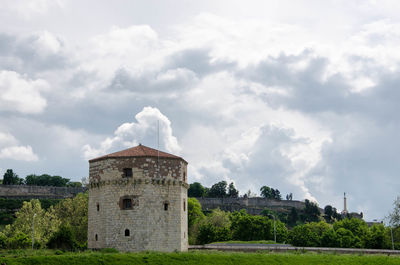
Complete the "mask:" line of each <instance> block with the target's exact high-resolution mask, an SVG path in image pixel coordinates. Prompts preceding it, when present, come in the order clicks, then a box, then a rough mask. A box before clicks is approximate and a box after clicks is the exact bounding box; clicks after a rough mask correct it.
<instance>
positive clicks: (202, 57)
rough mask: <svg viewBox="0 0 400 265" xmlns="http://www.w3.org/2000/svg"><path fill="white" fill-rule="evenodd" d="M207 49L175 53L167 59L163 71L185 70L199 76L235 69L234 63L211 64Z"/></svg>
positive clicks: (218, 62)
mask: <svg viewBox="0 0 400 265" xmlns="http://www.w3.org/2000/svg"><path fill="white" fill-rule="evenodd" d="M210 52H211V50H209V49H187V50H183V51H179V52H176V53H174V54H172V55H170V56H169V57H168V58H167V60H166V61H167V62H166V64H165V69H171V68H172V69H174V68H186V69H190V70H192V71H193V72H195V73H196V74H197V75H199V76H205V75H207V74H210V73H215V72H219V71H221V70H224V71H227V70H230V69H232V70H233V69H234V68H235V67H236V63H235V62H226V61H217V62H214V63H212V62H211V60H212V57H211V56H210Z"/></svg>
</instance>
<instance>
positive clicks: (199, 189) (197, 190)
mask: <svg viewBox="0 0 400 265" xmlns="http://www.w3.org/2000/svg"><path fill="white" fill-rule="evenodd" d="M204 195H206V189H205V188H204V187H203V185H201V184H200V183H199V182H194V183H192V184H190V185H189V189H188V197H197V198H200V197H203V196H204Z"/></svg>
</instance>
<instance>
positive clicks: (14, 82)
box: [0, 71, 49, 114]
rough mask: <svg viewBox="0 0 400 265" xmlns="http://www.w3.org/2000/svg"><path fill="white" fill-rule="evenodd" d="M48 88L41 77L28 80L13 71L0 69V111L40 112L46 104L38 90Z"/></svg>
mask: <svg viewBox="0 0 400 265" xmlns="http://www.w3.org/2000/svg"><path fill="white" fill-rule="evenodd" d="M48 88H49V84H48V83H47V82H46V81H45V80H43V79H36V80H30V79H28V78H26V77H25V76H22V75H20V74H19V73H17V72H14V71H0V111H17V112H21V113H25V114H36V113H40V112H42V111H43V110H44V109H45V107H46V105H47V102H46V99H45V98H44V97H43V96H42V95H41V93H40V92H42V91H46V90H48Z"/></svg>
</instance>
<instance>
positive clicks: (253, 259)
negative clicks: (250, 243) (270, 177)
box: [0, 250, 400, 265]
mask: <svg viewBox="0 0 400 265" xmlns="http://www.w3.org/2000/svg"><path fill="white" fill-rule="evenodd" d="M57 254H58V255H57ZM4 263H5V264H7V265H11V264H163V265H168V264H171V265H172V264H174V265H175V264H189V265H190V264H196V265H198V264H215V265H219V264H241V265H243V264H252V265H254V264H307V265H309V264H371V265H372V264H374V265H375V264H385V265H386V264H388V265H390V264H400V257H396V256H383V255H335V254H315V253H314V254H313V253H284V254H283V253H282V254H281V253H269V252H259V253H237V252H216V251H190V252H187V253H157V252H143V253H104V252H92V251H86V252H83V253H70V252H66V253H63V252H61V251H43V250H42V251H40V250H39V251H29V250H20V251H18V250H16V251H8V252H0V264H4Z"/></svg>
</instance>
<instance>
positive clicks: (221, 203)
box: [196, 197, 305, 215]
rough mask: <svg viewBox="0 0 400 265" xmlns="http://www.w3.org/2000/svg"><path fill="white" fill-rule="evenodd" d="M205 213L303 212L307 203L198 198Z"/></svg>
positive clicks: (253, 199)
mask: <svg viewBox="0 0 400 265" xmlns="http://www.w3.org/2000/svg"><path fill="white" fill-rule="evenodd" d="M196 199H197V200H198V201H199V202H200V204H201V207H202V210H203V211H211V210H212V209H216V208H220V209H221V210H224V211H231V212H233V211H240V210H241V209H246V211H247V213H249V214H254V215H259V214H261V212H262V211H263V210H264V209H265V208H269V209H271V210H276V211H281V212H282V211H283V212H285V211H289V210H290V209H291V208H292V207H294V208H296V209H297V210H302V209H303V208H304V207H305V203H304V202H301V201H287V200H280V201H278V200H271V199H266V198H260V197H257V198H196Z"/></svg>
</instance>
